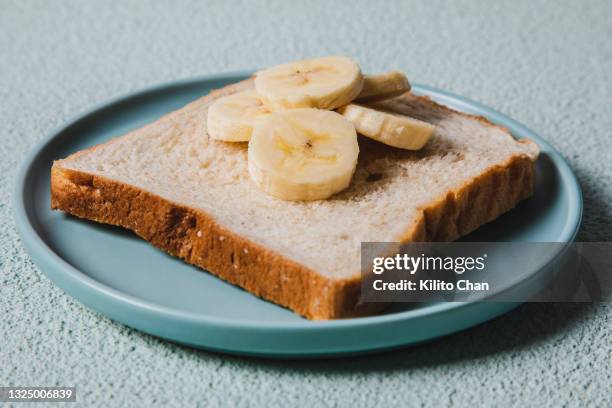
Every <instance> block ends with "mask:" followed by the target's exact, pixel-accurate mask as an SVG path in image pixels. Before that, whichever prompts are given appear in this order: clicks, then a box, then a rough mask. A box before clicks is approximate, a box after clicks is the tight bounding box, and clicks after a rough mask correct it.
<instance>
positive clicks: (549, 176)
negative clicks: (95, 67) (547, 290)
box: [14, 72, 582, 357]
mask: <svg viewBox="0 0 612 408" xmlns="http://www.w3.org/2000/svg"><path fill="white" fill-rule="evenodd" d="M249 74H250V73H248V72H243V73H235V74H225V75H216V76H208V77H203V78H198V79H190V80H184V81H178V82H173V83H170V84H165V85H161V86H156V87H153V88H149V89H146V90H144V91H141V92H136V93H132V94H130V95H127V96H124V97H121V98H117V99H115V100H113V101H111V102H109V103H106V104H104V105H101V106H97V107H95V108H94V109H92V110H90V111H88V112H86V113H85V114H83V115H80V116H79V117H77V118H75V119H73V120H72V121H70V122H69V123H68V124H67V125H65V126H64V127H62V128H60V129H58V130H56V131H54V132H53V133H51V134H50V135H49V136H48V137H47V138H46V139H45V140H44V141H43V143H42V144H41V145H39V146H38V147H37V148H36V149H35V150H34V151H33V152H32V153H31V154H30V155H29V157H28V158H27V159H26V160H25V163H24V164H23V167H22V169H21V172H20V174H19V177H18V178H17V189H16V193H15V195H14V210H15V219H16V224H17V227H18V230H19V232H20V234H21V237H22V239H23V243H24V246H25V247H26V249H27V251H28V252H29V253H30V255H31V256H32V258H33V259H34V261H35V262H36V264H37V265H38V266H39V267H40V269H41V270H42V271H43V272H44V273H45V274H46V275H47V276H48V277H49V279H51V280H52V281H53V282H55V283H56V284H57V285H58V286H60V287H61V288H62V289H64V290H65V291H66V292H67V293H69V294H70V295H72V296H74V297H75V298H77V299H78V300H79V301H81V302H83V303H84V304H85V305H87V306H89V307H90V308H92V309H94V310H97V311H98V312H100V313H102V314H103V315H105V316H108V317H110V318H111V319H113V320H116V321H118V322H121V323H123V324H126V325H128V326H132V327H134V328H137V329H139V330H142V331H144V332H147V333H150V334H153V335H156V336H159V337H162V338H165V339H169V340H171V341H174V342H178V343H182V344H187V345H191V346H195V347H201V348H206V349H210V350H217V351H223V352H229V353H237V354H248V355H260V356H272V357H322V356H332V355H333V356H338V355H347V354H356V353H365V352H372V351H377V350H386V349H390V348H395V347H400V346H405V345H408V344H414V343H417V342H422V341H425V340H429V339H433V338H435V337H439V336H444V335H446V334H449V333H453V332H456V331H458V330H462V329H465V328H467V327H470V326H473V325H476V324H479V323H482V322H484V321H486V320H489V319H491V318H493V317H495V316H498V315H500V314H502V313H505V312H507V311H509V310H511V309H512V308H514V307H516V306H517V304H516V303H476V302H464V303H435V304H418V305H412V306H407V305H401V304H397V305H394V306H393V307H392V308H390V309H389V310H388V311H387V313H386V314H384V315H380V316H374V317H366V318H355V319H345V320H337V321H325V322H313V321H308V320H305V319H302V318H300V317H299V316H297V315H295V314H293V313H292V312H290V311H288V310H286V309H283V308H281V307H278V306H276V305H273V304H271V303H268V302H265V301H263V300H260V299H258V298H256V297H254V296H252V295H250V294H249V293H247V292H245V291H243V290H241V289H239V288H237V287H235V286H232V285H230V284H227V283H225V282H223V281H221V280H220V279H217V278H215V277H213V276H212V275H210V274H207V273H204V272H202V271H201V270H199V269H197V268H195V267H192V266H190V265H187V264H185V263H183V262H181V261H179V260H177V259H174V258H172V257H170V256H167V255H166V254H164V253H163V252H161V251H159V250H157V249H155V248H153V247H152V246H150V245H149V244H147V243H146V242H144V241H142V240H140V239H139V238H137V237H136V236H135V235H134V234H132V233H131V232H129V231H126V230H123V229H120V228H116V227H111V226H104V225H100V224H96V223H92V222H87V221H83V220H77V219H75V218H72V217H69V216H66V215H64V214H63V213H61V212H52V211H50V200H49V174H50V168H51V164H52V161H53V160H54V159H58V158H62V157H65V156H67V155H68V154H70V153H73V152H75V151H77V150H80V149H83V148H86V147H89V146H91V145H94V144H97V143H101V142H104V141H106V140H108V139H109V138H111V137H114V136H119V135H121V134H124V133H126V132H127V131H129V130H132V129H135V128H138V127H140V126H142V125H144V124H146V123H149V122H151V121H154V120H155V119H157V118H158V117H159V116H161V115H163V114H164V113H166V112H169V111H172V110H175V109H177V108H180V107H181V106H183V105H185V104H186V103H188V102H190V101H192V100H194V99H196V98H198V97H200V96H202V95H205V94H206V93H208V92H209V91H210V90H211V89H214V88H220V87H222V86H224V85H226V84H229V83H232V82H236V81H239V80H241V79H243V78H245V77H247V76H248V75H249ZM414 92H415V93H419V94H425V95H430V96H431V97H432V98H433V99H435V100H437V101H438V102H441V103H443V104H445V105H448V106H450V107H452V108H454V109H457V110H462V111H465V112H469V113H474V114H478V115H483V116H485V117H487V118H489V119H490V120H491V121H492V122H495V123H497V124H500V125H502V126H505V127H507V128H508V129H510V131H511V132H512V133H513V134H514V135H515V136H516V137H518V138H521V137H528V138H530V139H532V140H534V141H536V142H537V143H538V144H539V145H540V147H541V149H542V154H541V156H540V159H539V160H538V162H537V178H536V183H537V186H536V190H535V191H536V193H535V196H534V197H533V198H530V199H529V200H526V201H524V202H523V203H521V204H520V205H519V206H518V207H517V208H516V209H515V210H513V211H511V212H510V213H508V214H506V215H504V216H503V217H501V218H499V219H498V220H496V221H495V222H493V223H490V224H488V225H486V226H484V227H482V228H480V229H479V230H477V231H476V232H474V233H473V234H471V235H470V236H469V237H467V238H465V239H467V240H475V241H517V242H520V241H531V242H534V241H541V242H550V241H555V242H569V241H572V240H573V239H574V237H575V235H576V232H577V230H578V227H579V225H580V219H581V214H582V197H581V193H580V188H579V185H578V183H577V181H576V178H575V177H574V175H573V174H572V171H571V170H570V168H569V167H568V165H567V163H565V161H564V160H563V159H562V158H561V156H560V155H559V153H557V152H556V151H555V150H554V149H553V148H552V147H551V146H550V145H549V144H548V143H546V141H544V140H543V139H542V138H541V137H539V136H538V135H536V134H535V133H534V132H532V131H531V130H529V129H527V128H526V127H525V126H523V125H521V124H520V123H517V122H515V121H514V120H512V119H510V118H508V117H507V116H504V115H502V114H501V113H499V112H496V111H494V110H493V109H490V108H488V107H485V106H482V105H480V104H478V103H475V102H472V101H469V100H467V99H466V98H463V97H460V96H456V95H453V94H450V93H448V92H444V91H441V90H437V89H434V88H431V87H427V86H419V85H415V86H414ZM541 273H542V268H534V270H533V271H531V272H530V273H529V274H527V275H523V277H524V278H523V279H522V280H521V281H520V282H517V283H516V285H515V289H516V290H519V291H533V290H534V287H533V285H532V284H531V282H533V281H535V280H536V279H535V278H537V277H538V275H540V274H541Z"/></svg>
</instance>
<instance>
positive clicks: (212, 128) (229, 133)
mask: <svg viewBox="0 0 612 408" xmlns="http://www.w3.org/2000/svg"><path fill="white" fill-rule="evenodd" d="M269 114H270V110H268V108H267V107H266V106H265V105H264V103H263V101H262V100H261V98H260V97H259V95H258V94H257V92H255V91H244V92H238V93H235V94H232V95H228V96H224V97H222V98H219V99H217V100H216V101H215V102H214V103H213V104H212V105H211V106H210V107H209V108H208V119H207V122H206V126H207V129H208V134H209V135H210V137H212V138H213V139H217V140H224V141H227V142H247V141H249V139H251V133H252V132H253V126H254V125H255V123H257V121H259V120H261V119H262V118H265V117H266V116H268V115H269Z"/></svg>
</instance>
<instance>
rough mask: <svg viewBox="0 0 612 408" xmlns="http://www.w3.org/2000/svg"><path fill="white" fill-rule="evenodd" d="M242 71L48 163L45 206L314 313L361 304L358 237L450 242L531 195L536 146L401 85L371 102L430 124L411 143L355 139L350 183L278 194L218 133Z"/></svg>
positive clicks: (336, 314)
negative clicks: (391, 95)
mask: <svg viewBox="0 0 612 408" xmlns="http://www.w3.org/2000/svg"><path fill="white" fill-rule="evenodd" d="M252 86H253V85H252V81H251V80H246V81H243V82H241V83H238V84H234V85H231V86H228V87H226V88H223V89H221V90H217V91H214V92H212V93H210V94H209V95H207V96H204V97H202V98H200V99H198V100H196V101H195V102H193V103H191V104H189V105H187V106H185V107H184V108H182V109H180V110H178V111H175V112H172V113H170V114H168V115H166V116H164V117H162V118H161V119H159V120H157V121H156V122H154V123H152V124H150V125H148V126H145V127H143V128H141V129H138V130H136V131H133V132H131V133H129V134H127V135H125V136H122V137H119V138H116V139H113V140H111V141H109V142H107V143H104V144H101V145H98V146H95V147H92V148H90V149H87V150H83V151H80V152H77V153H75V154H73V155H71V156H69V157H67V158H65V159H63V160H58V161H56V162H55V163H54V164H53V168H52V170H51V206H52V208H53V209H59V210H62V211H65V212H67V213H70V214H73V215H75V216H77V217H82V218H87V219H90V220H94V221H98V222H103V223H108V224H114V225H119V226H122V227H125V228H128V229H131V230H133V231H134V232H136V234H138V235H139V236H141V237H142V238H144V239H145V240H147V241H149V242H150V243H151V244H153V245H155V246H156V247H158V248H161V249H163V250H164V251H167V252H168V253H170V254H172V255H174V256H177V257H180V258H182V259H184V260H185V261H187V262H189V263H191V264H194V265H197V266H199V267H202V268H204V269H206V270H208V271H210V272H211V273H213V274H215V275H217V276H219V277H221V278H222V279H225V280H227V281H229V282H231V283H234V284H236V285H239V286H241V287H243V288H244V289H246V290H248V291H249V292H251V293H254V294H255V295H257V296H260V297H262V298H264V299H267V300H270V301H273V302H275V303H278V304H280V305H282V306H285V307H288V308H290V309H292V310H294V311H295V312H297V313H299V314H301V315H303V316H305V317H308V318H311V319H333V318H342V317H349V316H355V315H359V314H364V313H371V312H372V310H370V309H369V308H368V307H367V306H366V307H363V306H359V307H358V297H359V292H360V243H361V242H362V241H364V242H365V241H372V242H373V241H432V240H435V241H450V240H455V239H456V238H458V237H460V236H462V235H465V234H467V233H469V232H470V231H472V230H474V229H476V228H478V227H479V226H481V225H482V224H484V223H486V222H488V221H491V220H493V219H494V218H496V217H498V216H499V215H500V214H503V213H504V212H506V211H508V210H510V209H511V208H513V207H514V206H515V205H516V204H517V203H518V202H519V201H520V200H522V199H524V198H526V197H528V196H529V195H530V194H531V193H532V190H533V185H534V162H535V160H536V158H537V155H538V147H537V145H535V144H534V143H533V142H531V141H528V140H521V141H516V140H515V139H513V137H512V136H511V135H510V134H509V133H508V132H507V131H506V130H505V129H503V128H501V127H497V126H494V125H493V124H491V123H489V122H488V121H487V120H486V119H484V118H480V117H474V116H470V115H466V114H463V113H458V112H456V111H453V110H450V109H448V108H446V107H444V106H441V105H438V104H436V103H434V102H432V101H431V100H430V99H428V98H426V97H418V96H414V95H411V94H406V95H404V96H401V97H399V98H396V99H395V100H393V101H390V102H383V103H382V104H378V105H377V106H378V107H379V108H388V109H393V110H395V111H399V112H403V113H405V114H408V115H410V116H412V117H415V118H417V119H421V120H424V121H426V122H430V123H433V124H435V125H436V126H437V130H436V132H435V134H434V135H433V137H432V139H431V140H430V141H429V143H428V144H427V145H426V147H425V148H424V149H422V150H421V151H418V152H410V151H406V150H400V149H395V148H391V147H388V146H385V145H382V144H379V143H376V142H374V141H371V140H369V139H366V138H361V137H360V140H359V143H360V154H359V163H358V166H357V170H356V172H355V176H354V177H353V181H352V183H351V185H350V187H349V188H348V189H347V190H345V191H343V192H341V193H339V194H337V195H335V196H333V197H332V198H331V199H328V200H322V201H314V202H288V201H281V200H278V199H275V198H272V197H270V196H267V195H266V194H264V193H263V192H261V191H260V190H259V189H258V188H257V186H256V185H255V183H253V182H252V181H251V180H250V179H249V175H248V171H247V145H246V143H245V144H232V143H225V142H219V141H215V140H212V139H211V138H209V137H208V135H207V133H206V111H207V106H208V105H209V104H210V103H211V101H213V100H215V99H216V98H219V97H220V96H222V95H226V94H229V93H233V92H236V91H239V90H244V89H247V88H251V87H252Z"/></svg>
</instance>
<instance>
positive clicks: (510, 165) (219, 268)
mask: <svg viewBox="0 0 612 408" xmlns="http://www.w3.org/2000/svg"><path fill="white" fill-rule="evenodd" d="M429 103H432V104H434V102H431V101H430V102H429ZM445 109H447V108H445ZM466 116H470V115H466ZM478 120H481V121H484V122H485V123H486V124H487V125H490V126H495V125H493V124H491V123H490V122H489V121H488V120H487V119H485V118H480V117H479V118H478ZM508 136H509V137H512V136H511V135H510V134H508ZM521 142H523V141H521ZM524 143H532V142H530V141H524ZM93 148H95V147H93ZM77 154H78V153H77ZM534 163H535V157H530V156H528V155H517V156H513V157H511V158H510V159H509V160H508V161H507V162H506V163H504V164H500V165H498V166H494V167H491V168H489V169H487V170H486V171H485V172H484V173H482V174H481V175H480V176H478V177H476V178H473V179H471V180H468V181H466V183H464V184H463V185H462V186H461V187H460V188H458V189H456V190H454V191H449V192H448V193H447V194H445V195H443V196H441V197H439V199H438V200H436V201H434V202H432V203H431V204H429V205H427V206H425V207H423V208H421V209H420V215H419V217H417V218H416V219H415V221H414V222H413V223H412V225H411V226H410V227H409V228H408V229H407V231H405V233H404V234H403V235H401V236H399V237H397V241H400V242H427V241H453V240H455V239H457V238H459V237H460V236H463V235H466V234H468V233H469V232H471V231H473V230H475V229H476V228H478V227H479V226H481V225H483V224H485V223H487V222H489V221H492V220H493V219H495V218H497V217H498V216H500V215H501V214H503V213H505V212H507V211H508V210H510V209H512V208H513V207H514V206H516V204H517V203H518V202H519V201H520V200H523V199H525V198H527V197H529V196H530V195H531V194H532V192H533V187H534V182H535V165H534ZM51 208H52V209H54V210H62V211H65V212H67V213H69V214H72V215H74V216H77V217H80V218H85V219H89V220H93V221H97V222H101V223H106V224H112V225H117V226H121V227H124V228H127V229H130V230H132V231H134V232H135V233H136V234H137V235H139V236H140V237H142V238H143V239H145V240H147V241H148V242H150V243H151V244H152V245H154V246H156V247H157V248H160V249H162V250H164V251H166V252H168V253H169V254H171V255H173V256H176V257H179V258H181V259H183V260H184V261H186V262H188V263H190V264H193V265H196V266H199V267H201V268H203V269H206V270H207V271H210V272H211V273H213V274H214V275H216V276H218V277H220V278H222V279H224V280H226V281H228V282H230V283H233V284H235V285H238V286H240V287H242V288H244V289H246V290H247V291H249V292H251V293H252V294H254V295H256V296H259V297H261V298H263V299H266V300H269V301H272V302H274V303H277V304H279V305H282V306H285V307H288V308H289V309H291V310H293V311H294V312H296V313H298V314H300V315H302V316H304V317H306V318H309V319H316V320H324V319H337V318H345V317H353V316H359V315H367V314H373V313H376V312H377V311H379V310H380V309H381V308H382V307H383V305H380V304H360V303H359V295H360V291H361V287H360V285H361V276H360V274H359V273H358V271H357V273H356V274H355V275H354V276H353V277H351V278H348V279H330V278H327V277H325V276H322V275H320V274H318V273H317V272H316V271H314V270H312V269H309V268H307V267H305V266H303V265H301V264H299V263H297V262H294V261H292V260H290V259H288V258H286V257H284V256H282V254H278V253H276V252H275V251H272V250H270V249H268V248H265V247H263V246H261V245H259V244H257V243H255V242H252V241H250V240H247V239H245V238H244V237H242V236H240V235H238V234H236V233H234V232H232V231H229V230H228V229H226V228H224V227H223V226H222V225H219V224H218V223H216V222H215V220H214V219H213V217H212V216H210V215H209V214H207V213H206V212H204V211H201V210H198V209H194V208H189V207H185V206H183V205H180V204H178V203H174V202H172V201H169V200H167V199H164V198H163V197H160V196H158V195H156V194H153V193H150V192H148V191H145V190H143V189H140V188H137V187H134V186H132V185H129V184H126V183H122V182H119V181H116V180H111V179H108V178H105V177H103V176H99V175H95V174H90V173H86V172H82V171H78V170H73V169H69V168H65V167H62V165H61V161H56V162H54V164H53V167H52V169H51Z"/></svg>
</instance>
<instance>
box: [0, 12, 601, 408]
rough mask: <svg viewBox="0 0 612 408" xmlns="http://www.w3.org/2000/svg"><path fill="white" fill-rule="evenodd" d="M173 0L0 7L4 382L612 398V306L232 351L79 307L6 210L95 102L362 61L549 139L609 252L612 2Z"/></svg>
mask: <svg viewBox="0 0 612 408" xmlns="http://www.w3.org/2000/svg"><path fill="white" fill-rule="evenodd" d="M124 3H125V4H124ZM176 3H180V6H178V5H174V6H172V4H175V3H174V2H169V1H168V2H165V3H164V2H144V1H143V2H129V4H128V2H116V3H114V4H107V5H105V6H102V5H101V4H99V3H97V2H81V1H73V2H65V1H64V2H53V3H52V2H47V1H39V2H30V1H22V2H7V1H0V34H1V35H0V138H1V139H0V140H1V143H0V155H1V156H0V157H1V160H0V197H1V200H0V220H1V222H2V225H3V228H2V230H1V231H0V249H1V253H0V283H1V286H0V311H1V312H2V319H1V320H0V385H54V384H59V385H75V386H77V387H78V399H79V401H80V404H78V405H83V406H95V405H106V406H130V405H134V406H142V405H152V404H154V403H157V404H163V405H169V403H174V404H176V405H182V406H191V405H198V404H197V403H199V404H200V405H209V406H218V405H232V406H241V405H242V406H253V405H263V404H266V405H271V406H289V405H309V406H310V405H313V404H317V405H322V406H353V407H356V406H362V405H367V404H368V403H369V404H374V403H377V404H379V405H389V406H392V405H397V406H406V405H415V406H420V405H421V404H424V405H432V406H440V405H451V404H454V405H459V406H462V405H468V404H470V405H473V404H479V403H480V404H484V405H487V406H506V405H517V406H519V405H520V406H525V405H527V406H561V405H564V404H565V405H568V406H576V405H588V404H590V405H593V406H606V405H610V397H609V386H610V383H611V382H612V378H611V372H612V367H611V365H610V364H611V363H610V361H611V359H612V346H611V344H612V341H611V340H612V339H611V337H612V336H611V335H610V329H611V326H612V324H611V316H612V313H611V308H610V306H609V305H545V304H532V305H526V306H523V307H520V308H519V309H517V310H516V311H514V312H512V313H510V314H509V315H506V316H504V317H502V318H500V319H497V320H495V321H493V322H490V323H488V324H486V325H483V326H480V327H477V328H475V329H472V330H469V331H466V332H464V333H460V334H457V335H454V336H451V337H448V338H445V339H442V340H439V341H437V342H434V343H430V344H426V345H423V346H419V347H415V348H411V349H408V350H405V351H400V352H393V353H387V354H383V355H379V356H371V357H361V358H354V359H350V360H329V361H311V362H293V361H288V362H279V361H268V360H256V359H246V358H236V357H227V356H222V355H215V354H210V353H205V352H198V351H193V350H190V349H186V348H182V347H178V346H174V345H171V344H168V343H165V342H163V341H160V340H157V339H155V338H152V337H149V336H146V335H143V334H140V333H138V332H135V331H133V330H131V329H128V328H125V327H122V326H119V325H117V324H114V323H112V322H110V321H109V320H107V319H105V318H103V317H100V316H98V315H97V314H95V313H93V312H91V311H89V310H87V309H85V308H84V307H83V306H81V305H80V304H78V303H77V302H75V301H74V300H72V299H71V298H70V297H68V296H66V295H65V294H64V293H63V292H61V290H59V289H57V288H55V287H54V286H53V285H52V284H51V283H50V282H49V281H48V280H47V279H46V278H45V277H44V275H43V274H42V273H41V272H40V271H38V270H37V269H36V268H35V267H34V266H33V264H32V262H31V261H30V260H29V258H28V256H27V255H26V254H25V252H24V251H23V249H22V247H21V244H20V242H19V238H18V237H17V235H16V232H15V228H14V224H13V220H12V217H11V211H10V205H9V201H10V200H9V198H10V194H11V192H12V187H13V180H14V175H15V169H16V166H17V165H18V164H19V162H20V160H21V157H23V155H24V154H25V153H26V152H27V151H28V150H29V149H30V148H31V147H32V146H33V145H34V144H35V143H36V142H38V141H40V140H41V139H42V137H43V136H44V135H45V134H46V133H47V132H48V131H50V130H51V129H53V128H54V127H56V126H58V125H59V124H61V123H63V122H64V121H66V120H67V119H68V117H69V116H72V115H73V114H74V113H77V112H79V111H82V110H85V109H86V108H87V107H89V106H91V105H93V104H95V103H98V102H102V101H104V100H106V99H108V98H110V97H113V96H116V95H118V94H121V93H125V92H128V91H131V90H134V89H138V88H141V87H143V86H146V85H150V84H155V83H159V82H164V81H167V80H172V79H176V78H181V77H189V76H193V75H201V74H207V73H215V72H221V71H226V70H236V69H242V68H250V67H258V66H267V65H272V64H275V63H278V62H283V61H286V60H290V59H295V58H299V57H302V56H310V55H323V54H348V55H353V56H355V57H356V58H357V59H358V60H359V61H360V62H361V64H362V66H363V67H364V69H365V70H366V71H375V70H384V69H390V68H397V69H402V70H405V71H406V72H408V74H409V76H410V77H411V78H414V80H415V81H418V82H420V83H426V84H431V85H434V86H438V87H441V88H444V89H448V90H451V91H453V92H456V93H459V94H462V95H465V96H468V97H470V98H472V99H476V100H479V101H481V102H483V103H485V104H488V105H490V106H493V107H495V108H497V109H499V110H501V111H502V112H504V113H507V114H509V115H510V116H512V117H514V118H516V119H517V120H519V121H521V122H523V123H525V124H527V125H528V126H529V127H531V128H533V129H534V130H535V131H536V132H538V133H540V134H542V135H543V136H544V137H547V138H548V140H549V141H551V143H552V144H553V145H554V146H555V147H557V148H558V149H559V150H560V151H561V152H562V153H563V154H564V156H565V157H566V158H567V159H568V160H569V162H570V164H571V165H572V166H573V167H574V170H575V171H576V173H577V175H578V177H579V179H580V181H581V183H582V187H583V191H584V200H585V216H584V227H583V229H582V231H581V233H580V235H579V239H581V240H609V239H610V238H612V228H611V227H612V204H611V202H612V164H611V160H610V157H611V155H612V148H611V147H610V129H612V114H610V102H611V101H610V95H612V43H610V42H609V41H608V39H609V38H610V36H611V35H612V25H611V24H610V15H611V14H612V7H610V5H609V4H608V3H607V2H604V1H599V2H596V1H588V2H565V1H563V2H561V1H559V2H532V1H521V2H516V1H504V2H485V1H482V2H480V1H465V2H449V1H439V2H437V1H423V2H384V3H380V4H374V3H373V2H372V1H369V2H366V1H363V2H342V3H340V2H338V3H334V5H330V4H329V2H309V3H306V2H304V3H297V4H292V3H289V2H282V1H278V2H266V3H264V2H221V1H219V2H209V3H207V4H206V5H202V4H201V2H195V1H194V2H185V1H182V2H176ZM109 398H112V400H111V401H110V404H108V403H105V402H106V401H107V400H108V399H109ZM606 398H607V399H606Z"/></svg>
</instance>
